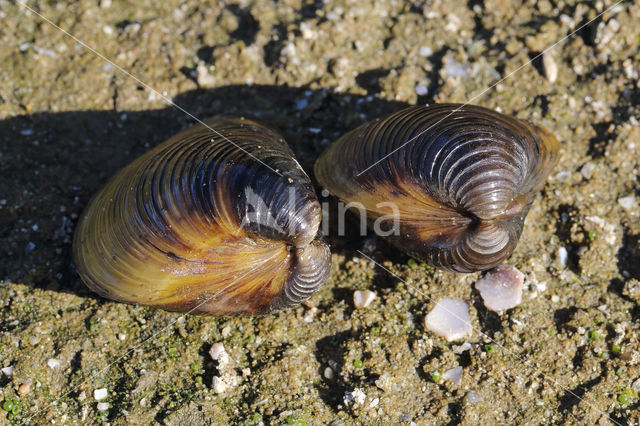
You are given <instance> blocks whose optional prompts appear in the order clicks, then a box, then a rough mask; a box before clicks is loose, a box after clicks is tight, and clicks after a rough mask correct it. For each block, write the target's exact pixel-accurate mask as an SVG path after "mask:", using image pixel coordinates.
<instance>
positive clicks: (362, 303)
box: [353, 290, 377, 309]
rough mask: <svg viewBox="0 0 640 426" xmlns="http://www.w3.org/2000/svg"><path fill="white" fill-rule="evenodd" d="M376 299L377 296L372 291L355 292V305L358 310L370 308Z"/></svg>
mask: <svg viewBox="0 0 640 426" xmlns="http://www.w3.org/2000/svg"><path fill="white" fill-rule="evenodd" d="M376 297H377V296H376V294H375V293H374V292H372V291H371V290H362V291H361V290H356V291H355V292H353V304H354V305H355V307H356V309H363V308H366V307H367V306H369V305H370V304H371V303H372V302H373V301H374V300H375V299H376Z"/></svg>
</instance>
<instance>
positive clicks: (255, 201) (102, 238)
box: [73, 116, 330, 315]
mask: <svg viewBox="0 0 640 426" xmlns="http://www.w3.org/2000/svg"><path fill="white" fill-rule="evenodd" d="M206 124H207V125H208V126H209V127H211V128H213V129H215V130H216V131H217V132H218V134H216V133H214V132H212V131H211V130H210V129H209V128H207V127H206V126H203V125H198V126H194V127H192V128H190V129H188V130H186V131H184V132H182V133H179V134H178V135H176V136H174V137H173V138H171V139H169V140H168V141H166V142H164V143H162V144H160V145H159V146H157V147H155V148H153V149H152V150H150V151H149V152H147V153H146V154H144V155H142V156H141V157H140V158H138V159H136V160H135V161H134V162H133V163H131V164H129V165H128V166H126V167H125V168H124V169H123V170H122V171H120V172H119V173H118V174H117V175H116V176H115V177H113V178H112V179H111V180H110V182H109V183H107V185H106V186H105V187H104V189H102V191H100V192H99V193H98V194H97V195H96V196H95V198H94V199H93V200H92V202H91V203H90V205H89V206H88V207H87V209H86V210H85V212H84V214H83V215H82V217H81V219H80V221H79V223H78V226H77V228H76V232H75V237H74V243H73V252H74V259H75V263H76V266H77V270H78V272H79V274H80V276H81V277H82V279H83V281H84V282H85V283H86V284H87V285H88V286H89V287H90V288H91V289H92V290H94V291H95V292H96V293H98V294H100V295H102V296H104V297H107V298H110V299H115V300H118V301H122V302H128V303H138V304H142V305H148V306H155V307H159V308H163V309H167V310H174V311H183V312H190V313H200V314H210V315H228V314H243V313H244V314H254V313H265V312H269V311H272V310H274V309H279V308H284V307H286V306H290V305H292V304H296V303H300V302H302V301H304V300H306V299H308V298H309V297H310V296H311V295H312V294H313V293H314V292H315V291H316V289H317V288H318V287H319V286H320V285H321V284H322V283H323V282H324V281H325V280H326V278H327V276H328V273H329V264H330V253H329V249H328V247H327V246H326V244H324V243H323V242H322V241H319V240H317V239H316V234H317V231H318V227H319V225H320V221H321V208H320V204H319V202H318V200H317V198H316V194H315V192H314V188H313V186H312V184H311V182H310V180H309V177H308V176H307V175H306V174H305V172H304V171H303V170H302V168H301V167H300V165H299V164H298V163H297V161H296V160H295V159H294V157H293V153H292V152H291V150H290V149H289V147H288V146H287V144H286V143H285V141H284V139H282V137H281V136H280V135H279V134H278V133H276V132H275V131H273V130H271V129H269V128H267V127H265V126H263V125H261V124H259V123H257V122H254V121H251V120H247V119H243V118H238V117H225V116H219V117H214V118H212V119H210V120H208V121H207V122H206ZM220 134H221V135H223V136H224V138H223V137H220V136H219V135H220ZM225 139H226V140H225Z"/></svg>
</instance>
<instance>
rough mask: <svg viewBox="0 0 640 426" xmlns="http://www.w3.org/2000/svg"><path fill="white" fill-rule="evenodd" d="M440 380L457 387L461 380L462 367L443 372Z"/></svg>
mask: <svg viewBox="0 0 640 426" xmlns="http://www.w3.org/2000/svg"><path fill="white" fill-rule="evenodd" d="M442 378H443V379H445V380H450V381H452V382H453V383H455V384H456V385H459V384H460V381H461V380H462V367H460V366H458V367H454V368H452V369H450V370H447V371H445V372H444V373H442Z"/></svg>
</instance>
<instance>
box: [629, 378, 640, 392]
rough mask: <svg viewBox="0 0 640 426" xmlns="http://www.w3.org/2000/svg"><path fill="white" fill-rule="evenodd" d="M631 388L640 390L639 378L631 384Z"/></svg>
mask: <svg viewBox="0 0 640 426" xmlns="http://www.w3.org/2000/svg"><path fill="white" fill-rule="evenodd" d="M631 389H633V390H634V391H636V392H640V379H638V380H636V381H635V382H633V383H632V384H631Z"/></svg>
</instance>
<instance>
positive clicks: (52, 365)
mask: <svg viewBox="0 0 640 426" xmlns="http://www.w3.org/2000/svg"><path fill="white" fill-rule="evenodd" d="M47 365H48V366H49V368H50V369H52V370H53V369H55V368H58V367H60V361H58V360H57V359H55V358H50V359H49V360H47Z"/></svg>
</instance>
